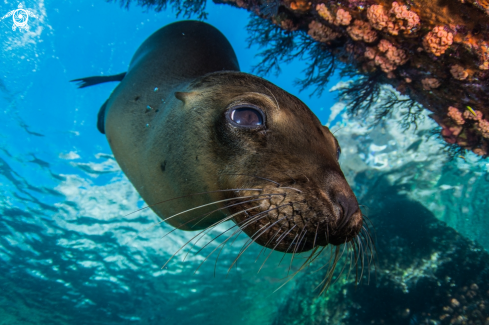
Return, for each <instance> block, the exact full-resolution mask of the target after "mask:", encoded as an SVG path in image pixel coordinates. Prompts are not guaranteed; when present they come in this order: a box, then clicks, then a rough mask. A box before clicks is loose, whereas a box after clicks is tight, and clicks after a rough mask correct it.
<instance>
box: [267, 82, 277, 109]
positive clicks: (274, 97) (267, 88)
mask: <svg viewBox="0 0 489 325" xmlns="http://www.w3.org/2000/svg"><path fill="white" fill-rule="evenodd" d="M265 89H266V90H268V92H269V93H270V94H271V95H272V97H273V99H275V104H277V110H280V106H279V105H278V101H277V98H276V97H275V95H274V94H273V93H272V92H271V90H270V89H268V88H267V87H265Z"/></svg>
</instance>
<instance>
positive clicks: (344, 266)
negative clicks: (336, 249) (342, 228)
mask: <svg viewBox="0 0 489 325" xmlns="http://www.w3.org/2000/svg"><path fill="white" fill-rule="evenodd" d="M346 244H347V243H343V244H342V245H341V246H343V250H342V251H341V255H340V257H339V258H338V260H339V259H341V258H342V257H343V254H345V250H346V247H347V245H346ZM345 268H346V263H343V266H342V268H341V270H340V273H338V275H337V276H336V279H335V280H334V282H333V284H335V283H336V282H337V281H338V280H339V279H340V277H341V275H342V274H343V271H344V270H345Z"/></svg>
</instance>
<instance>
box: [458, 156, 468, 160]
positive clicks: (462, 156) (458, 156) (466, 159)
mask: <svg viewBox="0 0 489 325" xmlns="http://www.w3.org/2000/svg"><path fill="white" fill-rule="evenodd" d="M458 157H459V158H462V159H463V160H465V161H467V159H465V157H464V156H462V155H460V156H458Z"/></svg>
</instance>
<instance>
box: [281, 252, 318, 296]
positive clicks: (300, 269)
mask: <svg viewBox="0 0 489 325" xmlns="http://www.w3.org/2000/svg"><path fill="white" fill-rule="evenodd" d="M318 249H319V247H315V248H314V249H313V250H312V251H311V254H309V256H308V257H307V259H306V260H305V261H304V263H302V265H301V266H300V267H299V269H297V271H295V272H294V274H292V275H291V276H290V277H289V276H288V275H287V277H288V279H287V280H286V281H285V282H284V283H283V284H282V285H281V286H280V287H278V288H277V289H275V291H274V292H277V291H278V290H280V288H282V287H283V286H285V285H286V284H287V283H289V282H290V281H291V280H292V279H293V278H294V277H295V276H296V275H297V274H299V272H301V271H302V270H303V269H304V267H306V265H307V263H308V262H309V261H310V259H311V257H312V256H313V255H314V254H315V253H316V251H317V250H318ZM309 263H310V262H309Z"/></svg>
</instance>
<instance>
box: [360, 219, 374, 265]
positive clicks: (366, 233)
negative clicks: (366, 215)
mask: <svg viewBox="0 0 489 325" xmlns="http://www.w3.org/2000/svg"><path fill="white" fill-rule="evenodd" d="M360 234H362V236H365V238H366V240H367V244H368V245H367V246H368V248H369V249H370V262H371V261H373V262H374V263H375V252H376V251H377V247H376V246H375V242H374V241H373V240H372V237H371V236H370V233H369V230H368V228H365V227H364V226H362V231H361V232H360ZM370 262H369V265H370Z"/></svg>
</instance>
